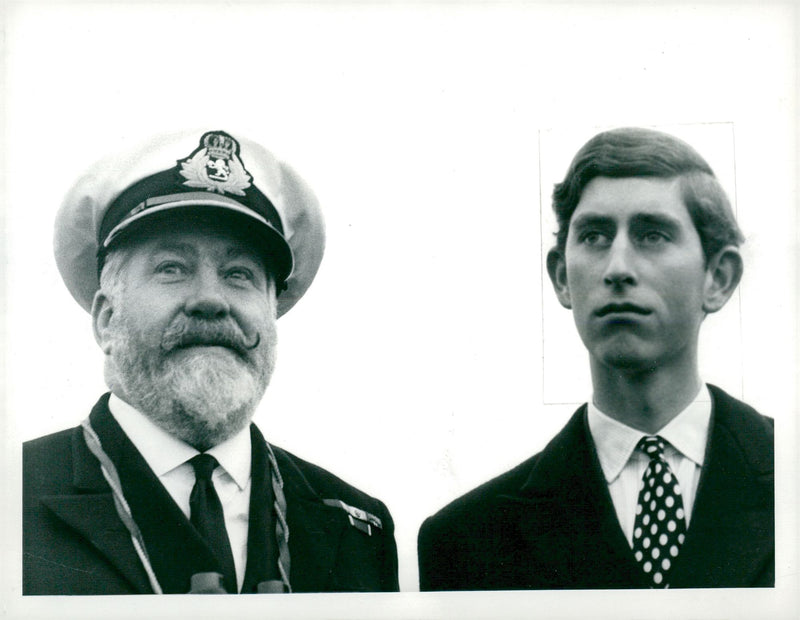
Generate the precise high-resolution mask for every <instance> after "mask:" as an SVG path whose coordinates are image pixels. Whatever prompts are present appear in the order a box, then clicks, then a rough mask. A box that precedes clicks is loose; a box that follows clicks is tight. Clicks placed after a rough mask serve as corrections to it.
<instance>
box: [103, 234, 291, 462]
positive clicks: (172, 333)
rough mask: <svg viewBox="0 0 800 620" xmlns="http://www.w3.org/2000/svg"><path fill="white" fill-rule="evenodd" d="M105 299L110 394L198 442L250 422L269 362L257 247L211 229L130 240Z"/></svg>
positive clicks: (271, 353)
mask: <svg viewBox="0 0 800 620" xmlns="http://www.w3.org/2000/svg"><path fill="white" fill-rule="evenodd" d="M129 251H130V255H129V257H128V259H127V262H126V264H125V266H124V268H123V270H122V273H121V277H122V283H121V284H122V286H121V289H122V290H121V292H120V293H119V294H117V295H115V297H116V298H115V299H113V300H112V301H111V304H112V308H113V314H112V316H111V319H110V322H109V326H108V329H109V331H110V333H111V350H110V355H111V359H112V362H113V367H114V373H113V374H114V375H115V384H116V385H113V386H112V389H114V390H115V392H117V393H118V395H119V396H120V397H121V398H123V399H124V400H126V401H127V402H129V403H130V404H132V405H133V406H135V407H137V408H138V409H139V410H140V411H142V413H144V414H145V415H147V416H149V417H150V418H151V419H152V420H153V421H154V422H156V424H158V425H159V426H161V427H162V428H164V429H165V430H167V431H168V432H170V433H171V434H173V435H175V436H176V437H178V438H180V439H182V440H184V441H186V442H187V443H189V444H191V445H193V446H195V447H197V448H198V449H200V450H205V449H208V448H209V447H211V446H214V445H216V444H218V443H220V442H222V441H224V440H225V439H227V438H228V437H230V436H231V435H233V434H234V433H236V432H237V431H239V430H240V429H242V428H244V427H245V426H246V425H247V424H248V423H249V421H250V419H251V417H252V415H253V413H254V411H255V407H256V406H257V404H258V402H259V401H260V399H261V397H262V396H263V393H264V390H265V389H266V387H267V384H268V383H269V379H270V376H271V375H272V371H273V367H274V361H275V347H276V343H277V333H276V324H275V322H276V299H275V287H274V284H273V282H272V279H271V277H270V276H269V275H268V274H267V272H266V270H265V266H264V261H263V258H261V255H260V254H259V253H258V252H257V250H256V248H255V247H254V246H253V245H252V244H250V243H249V242H247V241H244V240H243V239H241V238H238V237H235V236H232V235H230V234H226V233H224V232H222V231H220V230H219V229H217V228H213V227H209V226H203V225H194V226H192V227H191V229H190V228H189V227H177V228H176V229H175V230H173V231H170V232H163V233H160V234H158V235H154V236H152V237H148V238H145V239H142V240H139V241H136V242H135V243H134V245H133V246H132V247H131V249H130V250H129Z"/></svg>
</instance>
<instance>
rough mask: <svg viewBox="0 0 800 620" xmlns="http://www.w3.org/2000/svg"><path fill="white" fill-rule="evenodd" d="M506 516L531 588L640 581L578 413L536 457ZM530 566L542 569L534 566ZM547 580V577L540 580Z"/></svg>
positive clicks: (614, 585) (583, 415) (620, 584)
mask: <svg viewBox="0 0 800 620" xmlns="http://www.w3.org/2000/svg"><path fill="white" fill-rule="evenodd" d="M507 501H508V502H509V503H510V510H512V511H513V515H514V516H513V517H512V518H511V519H510V521H516V527H517V528H518V531H519V534H520V538H521V539H522V541H523V544H524V545H526V547H527V550H528V551H529V557H530V558H531V562H530V563H529V564H528V566H529V569H528V570H531V571H539V574H538V575H532V576H531V582H532V583H541V582H542V577H543V575H542V572H544V573H545V579H546V580H548V581H550V582H551V583H550V584H549V585H547V586H545V587H553V588H592V587H593V588H598V587H605V588H620V587H631V586H632V584H638V583H639V582H640V581H642V574H641V570H640V569H639V568H638V566H637V565H636V563H635V560H634V558H633V554H632V552H631V549H630V546H629V545H628V543H627V541H626V540H625V536H624V534H623V533H622V530H621V528H620V526H619V521H618V520H617V516H616V512H615V510H614V506H613V504H612V501H611V497H610V495H609V494H608V488H607V485H606V482H605V478H604V477H603V474H602V470H601V468H600V463H599V461H598V460H597V455H596V453H595V450H594V447H593V445H592V443H591V439H590V435H589V429H588V425H587V422H586V407H585V406H583V407H581V408H580V409H578V411H576V412H575V414H574V415H573V416H572V418H571V419H570V421H569V422H568V423H567V425H566V426H565V427H564V429H563V430H562V431H561V432H560V433H559V434H558V435H557V436H556V437H555V438H554V439H553V441H551V442H550V444H548V446H547V447H546V448H545V449H544V450H543V451H542V454H541V456H540V458H539V459H538V460H537V462H536V463H535V465H534V466H533V468H532V470H531V472H530V475H529V476H528V479H527V481H526V482H525V484H524V485H523V486H522V488H521V489H520V492H519V493H518V494H517V495H515V496H509V497H508V498H507ZM535 562H542V565H541V566H537V564H536V563H535ZM548 573H549V575H548Z"/></svg>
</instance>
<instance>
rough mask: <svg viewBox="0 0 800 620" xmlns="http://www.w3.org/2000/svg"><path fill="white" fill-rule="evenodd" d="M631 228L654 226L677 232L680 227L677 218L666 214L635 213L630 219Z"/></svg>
mask: <svg viewBox="0 0 800 620" xmlns="http://www.w3.org/2000/svg"><path fill="white" fill-rule="evenodd" d="M631 225H632V226H655V227H657V228H666V229H669V230H679V229H680V227H681V224H680V222H679V221H678V219H677V218H675V217H673V216H671V215H667V214H666V213H636V214H635V215H634V216H633V217H631Z"/></svg>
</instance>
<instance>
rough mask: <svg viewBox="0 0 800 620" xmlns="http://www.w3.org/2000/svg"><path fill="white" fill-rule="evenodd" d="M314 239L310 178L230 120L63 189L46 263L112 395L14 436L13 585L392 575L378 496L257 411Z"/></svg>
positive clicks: (389, 584)
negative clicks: (65, 419) (87, 324)
mask: <svg viewBox="0 0 800 620" xmlns="http://www.w3.org/2000/svg"><path fill="white" fill-rule="evenodd" d="M176 161H177V165H176V164H175V162H176ZM323 248H324V227H323V223H322V217H321V215H320V212H319V208H318V204H317V201H316V198H315V197H314V195H313V194H312V192H311V191H310V190H309V188H308V187H307V186H306V184H305V183H304V182H303V181H302V180H301V179H300V178H299V177H298V176H297V174H296V173H295V172H294V171H293V170H292V169H291V168H289V167H287V166H286V165H285V164H283V163H281V162H278V161H277V160H276V159H275V158H274V157H273V156H272V155H271V154H270V153H269V152H267V151H266V150H265V149H263V147H261V146H259V145H257V144H255V143H253V142H250V141H247V140H244V139H242V138H239V137H236V138H234V137H233V136H232V135H230V134H228V133H226V132H223V131H209V132H206V133H205V134H202V135H200V134H196V133H195V134H177V135H171V136H160V137H158V138H157V139H156V140H155V141H154V142H152V143H150V144H147V145H143V146H142V147H139V148H137V149H136V150H135V151H132V152H128V153H126V154H122V155H117V156H114V157H113V158H111V159H107V160H104V161H102V162H100V163H98V164H97V165H96V166H95V167H93V168H92V169H91V171H90V172H89V173H88V174H87V175H86V176H85V177H83V178H82V179H80V180H79V181H78V182H77V183H76V185H75V186H74V187H73V189H72V190H71V192H70V193H69V194H68V196H67V198H66V199H65V202H64V204H63V206H62V208H61V210H60V212H59V215H58V217H57V220H56V230H55V253H56V260H57V263H58V266H59V270H60V272H61V274H62V277H63V278H64V281H65V283H66V285H67V287H68V289H69V290H70V292H71V293H72V295H73V296H74V297H75V299H76V300H77V301H78V302H79V303H80V304H81V305H82V306H83V307H84V308H85V309H86V310H88V311H90V312H91V316H92V323H93V328H94V335H95V339H96V340H97V343H98V345H99V346H100V348H101V349H102V351H103V353H104V354H105V379H106V383H107V384H108V387H109V389H110V393H108V394H105V395H103V396H102V397H101V398H100V400H99V401H98V403H97V404H96V405H95V406H94V408H93V409H92V411H91V413H90V414H89V417H88V418H86V420H84V421H83V423H82V424H80V425H79V426H78V427H76V428H73V429H70V430H66V431H62V432H59V433H55V434H53V435H49V436H46V437H42V438H39V439H36V440H33V441H30V442H27V443H26V444H25V445H24V449H23V478H24V515H23V534H24V542H23V593H24V594H134V593H157V594H160V593H187V592H192V593H200V592H204V593H225V592H227V593H267V592H325V591H383V590H388V591H391V590H397V589H398V580H397V549H396V544H395V541H394V526H393V523H392V519H391V516H390V514H389V512H388V510H387V509H386V507H385V506H384V504H383V503H381V502H380V501H379V500H377V499H375V498H372V497H370V496H368V495H366V494H365V493H362V492H361V491H359V490H357V489H355V488H354V487H352V486H350V485H348V484H347V483H345V482H344V481H342V480H340V479H339V478H337V477H335V476H334V475H333V474H331V473H329V472H327V471H325V470H323V469H322V468H320V467H317V466H316V465H313V464H311V463H308V462H305V461H303V460H301V459H299V458H297V457H295V456H294V455H292V454H290V453H288V452H286V451H284V450H281V449H280V448H278V447H276V446H272V445H270V444H269V443H268V442H266V441H265V439H264V437H263V436H262V435H261V433H260V432H259V430H258V429H257V428H256V426H255V425H254V424H252V423H251V418H252V417H253V414H254V412H255V409H256V407H257V405H258V403H259V402H260V400H261V398H262V396H263V394H264V391H265V390H266V387H267V385H268V383H269V380H270V377H271V375H272V371H273V368H274V364H275V349H276V342H277V330H276V321H277V318H278V317H280V316H281V315H283V314H284V313H285V312H287V311H288V310H289V309H290V308H291V307H292V306H293V305H294V304H295V302H296V301H297V300H298V299H299V298H300V297H301V296H302V295H303V293H304V292H305V291H306V290H307V288H308V286H309V285H310V284H311V281H312V280H313V278H314V275H315V274H316V272H317V269H318V267H319V264H320V261H321V258H322V253H323Z"/></svg>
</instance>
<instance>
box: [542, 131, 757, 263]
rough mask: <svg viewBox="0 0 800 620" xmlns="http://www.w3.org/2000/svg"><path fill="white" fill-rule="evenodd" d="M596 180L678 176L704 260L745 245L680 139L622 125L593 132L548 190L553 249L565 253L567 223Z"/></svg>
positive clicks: (705, 168)
mask: <svg viewBox="0 0 800 620" xmlns="http://www.w3.org/2000/svg"><path fill="white" fill-rule="evenodd" d="M595 177H611V178H628V177H660V178H664V179H670V178H676V177H677V178H679V179H680V191H681V196H682V198H683V201H684V204H685V205H686V208H687V209H688V210H689V216H690V217H691V218H692V222H693V223H694V225H695V228H696V229H697V232H698V233H699V235H700V241H701V243H702V245H703V253H704V255H705V258H706V260H708V259H709V258H711V257H712V256H714V255H715V254H716V253H717V252H718V251H719V250H720V249H722V248H723V247H725V246H726V245H735V246H738V245H739V244H741V243H742V242H743V241H744V236H743V235H742V232H741V231H740V230H739V226H738V224H737V223H736V218H735V217H734V215H733V210H732V209H731V204H730V201H729V200H728V197H727V196H726V195H725V190H723V189H722V186H721V185H720V184H719V181H718V180H717V178H716V176H715V175H714V172H713V170H712V169H711V167H710V166H709V165H708V163H707V162H706V160H705V159H703V158H702V157H701V156H700V155H699V154H698V153H697V151H695V150H694V149H693V148H692V147H691V146H689V145H688V144H687V143H686V142H684V141H683V140H680V139H678V138H676V137H675V136H671V135H669V134H666V133H663V132H660V131H655V130H653V129H642V128H637V127H624V128H620V129H612V130H610V131H604V132H602V133H599V134H597V135H596V136H595V137H594V138H592V139H591V140H589V141H588V142H587V143H586V144H585V145H583V147H582V148H581V150H580V151H578V153H577V155H575V158H574V159H573V160H572V163H571V164H570V166H569V170H567V174H566V177H565V178H564V180H563V181H562V182H561V183H557V184H556V186H555V189H554V190H553V210H554V211H555V213H556V218H557V220H558V232H557V233H556V247H557V249H558V250H559V251H560V252H562V253H563V252H564V251H565V249H566V243H567V234H568V232H569V223H570V219H571V218H572V214H573V213H574V212H575V209H576V207H577V206H578V203H579V202H580V199H581V195H582V194H583V190H584V188H585V187H586V185H587V184H588V183H589V181H591V180H592V179H594V178H595Z"/></svg>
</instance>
